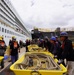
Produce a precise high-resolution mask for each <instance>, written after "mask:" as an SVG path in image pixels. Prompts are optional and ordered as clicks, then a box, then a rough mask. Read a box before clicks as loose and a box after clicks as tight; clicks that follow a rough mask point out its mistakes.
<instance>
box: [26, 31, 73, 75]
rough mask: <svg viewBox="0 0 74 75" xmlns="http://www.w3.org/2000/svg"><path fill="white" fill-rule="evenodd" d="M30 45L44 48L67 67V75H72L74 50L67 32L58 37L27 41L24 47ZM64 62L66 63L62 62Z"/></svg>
mask: <svg viewBox="0 0 74 75" xmlns="http://www.w3.org/2000/svg"><path fill="white" fill-rule="evenodd" d="M30 44H37V45H38V46H39V47H42V48H46V49H47V50H48V52H51V53H52V54H53V55H54V57H56V58H57V59H58V60H59V62H61V63H62V64H63V65H64V66H66V67H67V69H68V72H67V73H68V75H74V49H73V46H72V41H71V40H69V38H68V33H67V32H61V33H60V37H58V36H52V37H51V38H48V37H47V36H46V37H45V38H44V39H40V38H39V39H34V40H32V41H30V40H27V41H26V45H27V46H28V45H30ZM27 46H26V49H27ZM27 51H28V49H27ZM64 60H66V61H65V62H64Z"/></svg>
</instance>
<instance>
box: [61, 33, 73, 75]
mask: <svg viewBox="0 0 74 75" xmlns="http://www.w3.org/2000/svg"><path fill="white" fill-rule="evenodd" d="M60 40H61V41H62V45H61V50H62V51H61V59H66V60H67V66H68V75H74V50H73V47H72V41H71V40H69V39H68V33H67V32H61V33H60Z"/></svg>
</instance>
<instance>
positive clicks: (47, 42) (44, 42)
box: [43, 36, 51, 52]
mask: <svg viewBox="0 0 74 75" xmlns="http://www.w3.org/2000/svg"><path fill="white" fill-rule="evenodd" d="M43 44H44V47H45V48H46V50H48V51H49V52H50V48H51V42H50V40H49V38H48V37H47V36H46V37H45V38H44V41H43Z"/></svg>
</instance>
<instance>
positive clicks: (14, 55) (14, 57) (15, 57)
mask: <svg viewBox="0 0 74 75" xmlns="http://www.w3.org/2000/svg"><path fill="white" fill-rule="evenodd" d="M10 50H11V51H10V54H11V62H12V64H13V63H14V62H16V61H17V60H18V52H20V49H19V44H18V42H17V41H16V38H15V37H13V38H12V42H11V44H10Z"/></svg>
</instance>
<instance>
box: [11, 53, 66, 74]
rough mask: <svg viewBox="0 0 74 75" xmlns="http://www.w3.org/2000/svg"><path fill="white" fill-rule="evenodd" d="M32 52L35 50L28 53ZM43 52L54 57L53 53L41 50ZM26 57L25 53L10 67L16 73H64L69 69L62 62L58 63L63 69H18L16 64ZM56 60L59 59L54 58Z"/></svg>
mask: <svg viewBox="0 0 74 75" xmlns="http://www.w3.org/2000/svg"><path fill="white" fill-rule="evenodd" d="M31 53H34V52H28V54H31ZM35 53H37V52H35ZM39 53H40V52H39ZM41 53H43V54H46V55H48V56H51V58H53V59H54V56H53V55H52V54H51V53H48V52H41ZM24 59H25V55H23V56H22V57H21V58H20V59H19V60H18V61H16V62H15V63H14V64H13V65H12V66H11V67H10V69H11V70H12V71H13V72H14V73H15V75H63V74H64V73H66V72H67V69H66V68H65V67H64V66H63V65H62V64H60V65H58V66H59V67H60V68H61V70H30V69H18V68H17V69H16V68H15V66H16V65H17V64H20V63H22V62H23V61H24ZM54 62H55V63H56V64H57V62H58V60H57V59H54Z"/></svg>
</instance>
